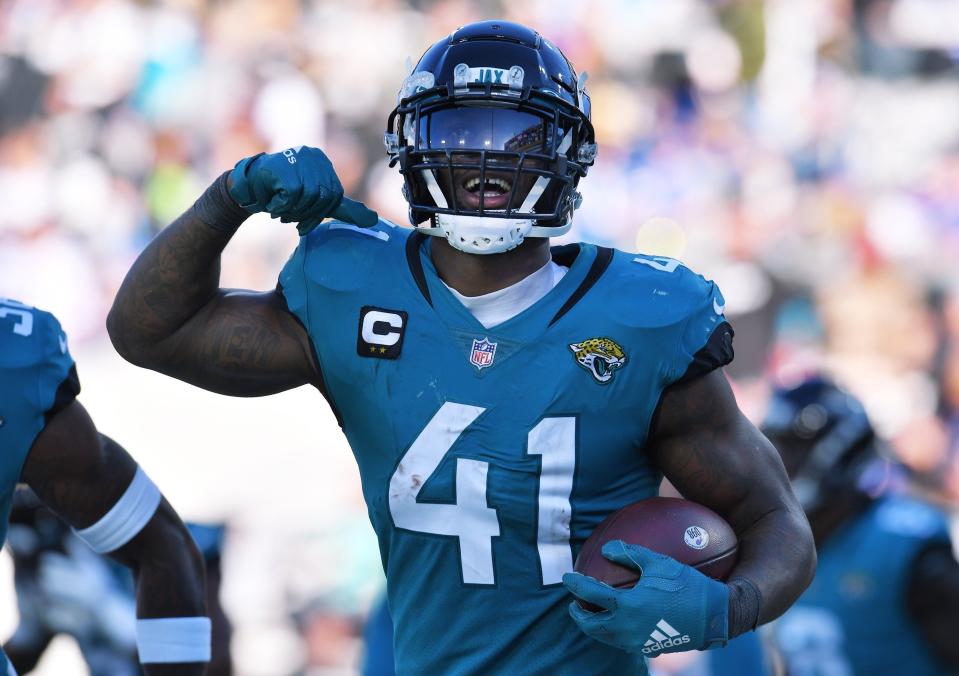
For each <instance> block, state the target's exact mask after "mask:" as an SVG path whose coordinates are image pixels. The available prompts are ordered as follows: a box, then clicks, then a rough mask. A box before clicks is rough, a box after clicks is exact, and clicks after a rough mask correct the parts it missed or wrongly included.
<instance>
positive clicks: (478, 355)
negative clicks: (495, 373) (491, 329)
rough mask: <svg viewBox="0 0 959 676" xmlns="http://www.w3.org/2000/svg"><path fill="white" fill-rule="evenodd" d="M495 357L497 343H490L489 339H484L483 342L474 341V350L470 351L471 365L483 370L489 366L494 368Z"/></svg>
mask: <svg viewBox="0 0 959 676" xmlns="http://www.w3.org/2000/svg"><path fill="white" fill-rule="evenodd" d="M495 357H496V343H492V342H490V340H489V338H483V340H476V339H475V338H474V339H473V349H472V350H471V351H470V364H472V365H473V366H475V367H476V368H478V369H481V370H482V369H485V368H486V367H487V366H492V365H493V359H494V358H495Z"/></svg>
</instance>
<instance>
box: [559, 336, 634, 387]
mask: <svg viewBox="0 0 959 676" xmlns="http://www.w3.org/2000/svg"><path fill="white" fill-rule="evenodd" d="M569 349H570V350H572V352H573V356H574V357H575V358H576V362H577V363H578V364H579V365H580V366H582V367H583V368H584V369H586V370H587V371H589V372H590V373H591V374H593V378H595V379H596V382H598V383H601V384H603V385H605V384H606V383H608V382H609V381H610V380H612V379H613V374H614V373H615V372H616V371H617V370H618V369H621V368H623V366H624V365H625V364H626V353H625V352H623V348H621V347H620V346H619V343H617V342H616V341H615V340H611V339H609V338H589V339H588V340H584V341H582V342H579V343H570V346H569Z"/></svg>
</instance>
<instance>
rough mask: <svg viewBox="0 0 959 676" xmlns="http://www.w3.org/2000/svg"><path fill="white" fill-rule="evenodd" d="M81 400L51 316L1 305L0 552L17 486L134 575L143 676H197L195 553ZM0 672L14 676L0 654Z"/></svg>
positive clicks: (205, 643)
mask: <svg viewBox="0 0 959 676" xmlns="http://www.w3.org/2000/svg"><path fill="white" fill-rule="evenodd" d="M79 391H80V384H79V380H78V379H77V372H76V368H75V366H74V363H73V359H72V358H71V357H70V353H69V351H68V349H67V338H66V335H65V334H64V333H63V331H62V330H61V329H60V324H59V323H58V322H57V320H56V319H55V318H54V317H53V315H51V314H49V313H47V312H42V311H40V310H37V309H35V308H32V307H29V306H27V305H23V304H22V303H18V302H16V301H12V300H0V543H2V542H3V540H4V539H5V538H6V531H7V518H8V516H9V514H10V505H11V500H12V498H13V494H14V489H15V488H16V485H17V483H18V482H24V483H26V484H28V485H29V486H30V487H31V488H32V489H33V490H34V491H35V492H36V494H37V495H38V496H39V497H40V499H41V500H43V501H44V502H45V503H46V504H47V505H48V506H49V507H50V508H52V509H53V510H54V511H55V512H57V514H59V515H60V516H61V517H62V518H63V519H64V520H66V521H67V522H68V523H70V524H71V525H72V526H73V527H74V529H75V532H76V534H77V535H78V536H79V537H80V539H82V540H83V541H85V542H86V543H87V544H88V545H89V546H90V547H91V548H92V549H93V550H94V551H96V552H98V553H101V554H107V553H109V555H110V556H111V557H113V558H114V559H116V560H117V561H119V562H121V563H123V564H124V565H127V566H129V567H130V568H131V569H132V570H133V572H134V576H135V579H136V586H137V617H138V618H139V619H137V621H136V629H135V631H136V643H137V649H138V652H139V657H140V662H141V663H142V665H143V668H144V671H145V672H146V673H147V674H148V675H150V676H160V675H165V674H184V675H188V674H202V673H204V668H205V666H204V665H205V662H207V661H208V660H209V659H210V620H209V618H207V617H206V616H205V615H206V612H205V608H204V581H203V562H202V560H201V558H200V554H199V552H198V551H197V548H196V545H195V544H194V543H193V539H192V538H191V537H190V534H189V533H188V532H187V530H186V528H185V527H184V525H183V523H182V522H181V521H180V519H179V517H178V516H177V515H176V512H174V511H173V508H172V507H171V506H170V505H169V503H167V501H166V500H165V499H164V498H163V496H162V495H161V494H160V491H159V489H157V487H156V485H155V484H154V483H153V482H152V481H150V479H149V477H147V475H146V474H145V473H144V472H143V470H142V469H140V468H139V467H138V466H137V464H136V462H135V461H134V460H133V459H132V458H131V457H130V456H129V455H128V454H127V452H126V451H125V450H123V448H121V447H120V445H119V444H117V443H116V442H115V441H113V440H112V439H110V438H108V437H106V436H104V435H102V434H100V433H99V432H97V429H96V427H95V426H94V424H93V421H92V420H91V419H90V416H89V415H87V412H86V410H84V408H83V406H81V405H80V403H79V402H78V401H76V399H75V397H76V395H77V393H78V392H79ZM0 673H4V674H15V673H16V672H15V671H14V669H13V666H12V665H11V664H10V662H9V661H8V660H7V657H6V656H5V655H4V654H3V652H2V651H0Z"/></svg>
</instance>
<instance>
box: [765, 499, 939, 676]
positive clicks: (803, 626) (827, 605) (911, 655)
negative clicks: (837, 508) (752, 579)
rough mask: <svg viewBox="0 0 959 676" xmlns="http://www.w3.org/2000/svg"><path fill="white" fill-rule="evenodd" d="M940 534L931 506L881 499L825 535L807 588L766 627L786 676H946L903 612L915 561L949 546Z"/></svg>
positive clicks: (912, 501)
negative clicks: (938, 545)
mask: <svg viewBox="0 0 959 676" xmlns="http://www.w3.org/2000/svg"><path fill="white" fill-rule="evenodd" d="M948 526H949V524H948V522H947V520H946V518H945V516H944V515H943V514H942V513H941V512H940V511H939V510H938V509H936V508H935V507H933V506H932V505H929V504H926V503H923V502H920V501H918V500H915V499H913V498H910V497H907V496H897V495H887V496H885V497H883V498H880V499H879V500H876V501H875V502H874V503H873V504H872V505H871V506H870V507H869V508H868V509H867V510H866V511H865V512H863V513H862V514H860V515H859V516H858V517H856V518H854V519H852V520H850V522H849V523H847V524H845V525H843V526H842V527H841V528H840V529H839V530H837V531H836V532H835V533H833V534H832V535H830V536H829V538H828V539H827V540H826V542H825V543H824V544H823V546H822V547H820V548H819V563H818V565H817V567H816V577H815V579H814V580H813V582H812V584H811V585H809V588H808V589H807V590H806V591H805V592H804V593H803V595H802V596H801V597H800V598H799V600H798V601H796V604H795V605H794V606H793V607H792V608H790V609H789V610H788V611H786V614H785V615H783V616H782V617H781V618H780V619H779V620H777V622H776V624H775V625H774V626H775V630H776V640H777V643H778V645H779V649H780V651H781V653H782V655H783V659H784V661H785V663H786V667H787V670H788V672H789V674H790V675H791V676H819V675H820V674H822V675H823V676H826V675H828V676H834V675H835V676H847V675H848V676H853V675H854V674H856V675H858V674H869V675H870V676H896V675H898V674H904V673H908V674H909V676H944V675H945V674H949V673H950V670H949V668H948V667H946V666H945V665H944V664H942V663H941V662H940V661H939V660H938V658H936V656H935V655H934V654H933V652H932V650H931V649H930V647H929V645H928V643H927V641H926V639H925V637H924V636H923V634H922V631H921V630H920V629H919V627H918V626H916V623H915V622H914V621H913V620H912V619H911V618H910V617H909V614H908V612H907V610H906V605H907V604H906V595H907V590H908V584H909V576H910V571H911V567H912V565H913V563H914V561H915V560H916V556H917V555H918V554H919V552H920V551H921V550H922V549H923V548H925V547H926V546H928V545H929V544H930V543H934V542H949V528H948ZM904 665H905V666H904Z"/></svg>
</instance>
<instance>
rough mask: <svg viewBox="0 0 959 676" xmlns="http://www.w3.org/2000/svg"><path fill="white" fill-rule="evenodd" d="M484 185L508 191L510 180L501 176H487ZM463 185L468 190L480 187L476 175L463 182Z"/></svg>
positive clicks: (471, 190)
mask: <svg viewBox="0 0 959 676" xmlns="http://www.w3.org/2000/svg"><path fill="white" fill-rule="evenodd" d="M486 185H490V186H495V187H497V188H500V189H501V190H502V191H503V192H509V189H510V182H509V181H507V180H505V179H502V178H487V179H486ZM464 187H465V188H466V189H467V190H469V191H470V192H474V191H476V190H477V189H478V188H479V187H480V180H479V178H478V177H475V178H471V179H469V180H468V181H466V183H465V184H464Z"/></svg>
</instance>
